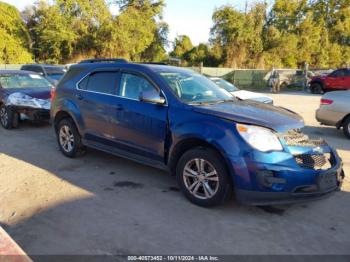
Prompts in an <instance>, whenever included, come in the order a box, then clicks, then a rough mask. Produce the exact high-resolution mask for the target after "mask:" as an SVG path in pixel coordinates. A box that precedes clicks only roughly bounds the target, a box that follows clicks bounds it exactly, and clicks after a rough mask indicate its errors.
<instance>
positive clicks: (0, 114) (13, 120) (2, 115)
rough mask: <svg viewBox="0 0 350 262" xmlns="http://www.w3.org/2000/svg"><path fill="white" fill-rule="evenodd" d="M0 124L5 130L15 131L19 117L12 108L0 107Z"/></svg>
mask: <svg viewBox="0 0 350 262" xmlns="http://www.w3.org/2000/svg"><path fill="white" fill-rule="evenodd" d="M0 122H1V125H2V127H3V128H5V129H15V128H17V127H18V124H19V115H18V113H17V112H16V111H15V110H14V109H13V108H11V107H9V106H5V105H1V106H0Z"/></svg>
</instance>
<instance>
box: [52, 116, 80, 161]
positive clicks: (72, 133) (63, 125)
mask: <svg viewBox="0 0 350 262" xmlns="http://www.w3.org/2000/svg"><path fill="white" fill-rule="evenodd" d="M56 135H57V140H58V145H59V148H60V150H61V152H62V153H63V154H64V155H65V156H67V157H71V158H74V157H77V156H79V155H81V154H82V153H83V152H84V146H83V144H82V142H81V136H80V134H79V132H78V129H77V128H76V126H75V124H74V122H73V121H72V120H71V119H69V118H64V119H62V120H61V121H60V122H59V123H58V125H57V130H56Z"/></svg>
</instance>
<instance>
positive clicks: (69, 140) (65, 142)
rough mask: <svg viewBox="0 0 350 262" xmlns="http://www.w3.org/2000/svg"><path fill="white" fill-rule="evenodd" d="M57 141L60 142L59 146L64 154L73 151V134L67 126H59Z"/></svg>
mask: <svg viewBox="0 0 350 262" xmlns="http://www.w3.org/2000/svg"><path fill="white" fill-rule="evenodd" d="M59 140H60V145H61V147H62V148H63V150H64V151H65V152H67V153H69V152H71V151H72V150H73V148H74V135H73V132H72V131H71V130H70V128H69V126H67V125H63V126H61V129H60V132H59Z"/></svg>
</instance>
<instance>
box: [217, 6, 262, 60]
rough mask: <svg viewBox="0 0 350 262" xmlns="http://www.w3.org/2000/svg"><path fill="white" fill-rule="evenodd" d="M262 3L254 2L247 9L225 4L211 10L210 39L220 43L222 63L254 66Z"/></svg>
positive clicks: (257, 57) (259, 45)
mask: <svg viewBox="0 0 350 262" xmlns="http://www.w3.org/2000/svg"><path fill="white" fill-rule="evenodd" d="M265 12H266V5H265V4H261V3H258V4H255V5H254V6H253V7H252V8H251V9H250V10H249V12H248V13H243V12H241V11H238V10H235V9H234V7H232V6H230V5H227V6H223V7H222V8H219V9H217V10H215V12H214V14H213V22H214V26H213V28H212V29H211V42H212V43H216V44H219V45H221V47H222V49H223V56H224V58H223V59H224V61H225V62H224V64H225V66H229V67H254V66H257V64H259V60H260V59H261V56H262V51H263V42H262V33H263V27H264V24H265Z"/></svg>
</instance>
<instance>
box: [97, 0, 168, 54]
mask: <svg viewBox="0 0 350 262" xmlns="http://www.w3.org/2000/svg"><path fill="white" fill-rule="evenodd" d="M117 2H118V3H119V4H120V5H121V9H120V14H119V15H118V16H117V17H115V18H114V20H113V22H112V23H111V24H107V25H105V26H103V27H102V28H101V31H100V34H99V40H100V41H99V48H98V50H99V54H100V55H102V56H118V57H124V58H127V59H131V60H133V61H140V59H141V57H142V53H143V52H145V51H146V50H147V49H148V48H151V46H152V45H153V48H155V49H156V51H157V52H159V51H160V50H159V46H158V48H157V47H156V44H155V42H154V41H156V40H157V38H158V40H160V41H163V40H162V38H163V37H164V36H166V35H167V34H164V32H167V29H165V28H166V27H164V23H157V19H160V18H161V14H162V10H163V7H164V3H163V1H162V0H159V1H151V0H143V1H141V0H139V1H131V0H130V1H126V0H123V1H117ZM164 29H165V30H164ZM148 51H150V49H148ZM147 56H148V58H149V57H150V55H149V52H148V55H147Z"/></svg>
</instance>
